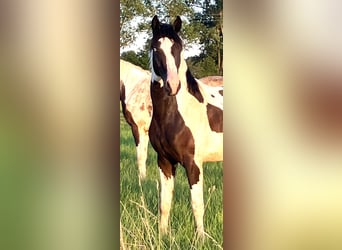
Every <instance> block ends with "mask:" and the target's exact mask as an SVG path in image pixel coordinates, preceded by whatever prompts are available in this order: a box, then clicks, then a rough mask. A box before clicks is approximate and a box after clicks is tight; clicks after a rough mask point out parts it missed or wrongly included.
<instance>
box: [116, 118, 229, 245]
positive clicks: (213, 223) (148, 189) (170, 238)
mask: <svg viewBox="0 0 342 250" xmlns="http://www.w3.org/2000/svg"><path fill="white" fill-rule="evenodd" d="M120 128H121V133H120V145H121V146H120V212H121V219H120V222H121V230H122V236H123V239H122V240H123V243H124V246H123V247H124V248H125V249H222V247H223V207H222V206H223V202H222V201H223V200H222V199H223V198H222V189H223V168H222V163H207V164H206V165H205V166H204V200H205V217H204V223H205V229H206V233H207V234H208V236H207V237H206V239H205V240H204V241H203V242H202V241H199V240H197V239H196V237H195V223H194V218H193V214H192V209H191V204H190V189H189V184H188V181H187V178H186V175H185V170H184V168H183V167H182V166H181V165H179V166H178V167H177V174H176V180H175V192H174V198H173V206H172V209H171V232H170V233H169V234H168V235H166V236H163V237H161V236H160V234H159V232H158V218H159V217H158V216H159V214H158V213H159V209H158V202H159V170H158V166H157V164H156V163H157V161H156V153H155V152H154V150H153V148H152V147H151V146H150V145H149V152H148V160H147V177H146V179H145V180H143V181H142V183H141V185H139V181H138V167H137V164H136V152H135V144H134V141H133V136H132V133H131V130H130V127H129V125H128V124H127V123H126V122H125V120H124V118H123V116H122V115H121V119H120ZM123 247H122V248H123Z"/></svg>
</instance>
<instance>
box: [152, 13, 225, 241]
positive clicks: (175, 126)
mask: <svg viewBox="0 0 342 250" xmlns="http://www.w3.org/2000/svg"><path fill="white" fill-rule="evenodd" d="M181 25H182V21H181V19H180V17H179V16H177V18H176V20H175V21H174V23H173V25H171V24H165V23H161V22H160V21H159V19H158V17H157V16H154V18H153V19H152V31H153V37H152V40H151V49H150V62H151V72H152V78H151V98H152V104H153V114H152V121H151V125H150V129H149V137H150V141H151V144H152V146H153V148H154V149H155V151H156V152H157V155H158V156H157V161H158V166H159V168H160V183H161V191H160V214H161V217H160V224H159V226H160V232H161V233H162V234H164V233H166V232H167V228H168V221H169V215H170V209H171V202H172V196H173V190H174V178H175V174H176V165H177V164H178V163H180V164H181V165H183V166H184V168H185V170H186V174H187V178H188V182H189V185H190V192H191V205H192V209H193V213H194V217H195V222H196V226H197V233H198V234H199V236H204V235H205V232H204V225H203V217H204V203H203V166H202V164H203V162H215V161H222V160H223V87H212V86H208V85H205V84H204V83H201V82H200V81H197V80H196V79H195V78H194V77H193V76H192V74H191V72H190V71H189V69H188V67H187V64H186V62H185V59H184V57H183V42H182V40H181V38H180V37H179V36H178V32H179V31H180V29H181Z"/></svg>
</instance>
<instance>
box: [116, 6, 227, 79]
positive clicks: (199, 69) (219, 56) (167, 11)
mask: <svg viewBox="0 0 342 250" xmlns="http://www.w3.org/2000/svg"><path fill="white" fill-rule="evenodd" d="M222 4H223V1H222V0H214V1H212V0H161V1H156V0H134V1H128V0H123V1H121V6H122V10H121V13H125V15H122V16H123V17H124V19H123V20H121V22H120V25H121V26H120V27H121V34H120V35H121V37H120V45H121V47H125V46H127V45H129V44H130V43H132V42H133V41H134V40H135V38H136V35H137V33H139V32H147V33H150V32H151V30H150V22H151V19H152V17H153V16H154V15H158V16H159V19H160V20H161V21H162V22H172V21H173V20H174V18H175V17H176V16H177V15H179V16H181V18H182V20H183V25H182V30H181V34H180V35H181V37H182V39H183V40H184V43H185V44H189V43H194V42H195V43H199V44H201V45H202V51H201V53H200V55H198V56H197V57H195V58H191V59H190V60H189V63H190V66H189V67H190V69H191V70H192V71H193V72H194V75H196V77H203V76H208V75H222V74H223V72H222V71H223V66H222V61H223V32H222V26H223V11H222V10H223V6H222ZM136 16H140V17H141V18H140V19H139V20H137V19H134V17H136ZM132 20H134V23H135V24H136V25H137V27H132V26H131V23H130V21H132ZM122 23H123V24H122ZM148 46H149V43H148V42H147V43H146V46H145V48H144V49H143V50H141V51H139V52H137V53H136V55H133V53H132V52H130V54H129V55H127V54H123V56H124V57H125V58H128V59H127V60H128V61H130V62H132V63H135V64H137V65H139V66H142V67H143V68H145V69H148V60H147V58H148V55H147V51H148Z"/></svg>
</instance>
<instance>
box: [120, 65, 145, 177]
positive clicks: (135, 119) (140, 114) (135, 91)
mask: <svg viewBox="0 0 342 250" xmlns="http://www.w3.org/2000/svg"><path fill="white" fill-rule="evenodd" d="M150 81H151V73H150V72H149V71H148V70H144V69H142V68H140V67H138V66H136V65H134V64H132V63H129V62H126V61H124V60H122V59H120V101H121V106H122V113H123V115H124V117H125V120H126V121H127V123H128V124H129V125H130V127H131V130H132V134H133V137H134V141H135V145H136V154H137V162H138V169H139V180H143V179H144V178H145V177H146V159H147V148H148V142H149V139H148V128H149V126H150V122H151V117H152V100H151V96H150V90H149V84H150Z"/></svg>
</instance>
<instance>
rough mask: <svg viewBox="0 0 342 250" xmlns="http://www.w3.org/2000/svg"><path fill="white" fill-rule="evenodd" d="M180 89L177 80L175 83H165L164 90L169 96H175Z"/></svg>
mask: <svg viewBox="0 0 342 250" xmlns="http://www.w3.org/2000/svg"><path fill="white" fill-rule="evenodd" d="M180 87H181V84H180V81H179V80H178V81H177V82H170V81H166V85H165V89H166V92H167V93H168V95H170V96H175V95H177V93H178V91H179V89H180Z"/></svg>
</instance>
